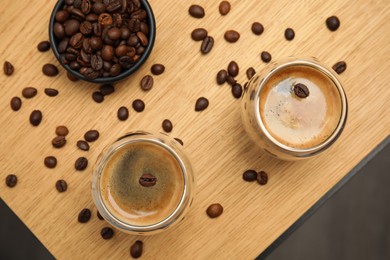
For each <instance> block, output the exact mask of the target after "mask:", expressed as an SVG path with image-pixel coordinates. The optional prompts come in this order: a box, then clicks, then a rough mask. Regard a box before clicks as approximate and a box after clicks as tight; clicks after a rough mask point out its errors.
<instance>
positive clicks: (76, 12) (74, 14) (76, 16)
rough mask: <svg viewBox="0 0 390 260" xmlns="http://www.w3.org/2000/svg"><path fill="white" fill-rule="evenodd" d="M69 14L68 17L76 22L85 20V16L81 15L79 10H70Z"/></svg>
mask: <svg viewBox="0 0 390 260" xmlns="http://www.w3.org/2000/svg"><path fill="white" fill-rule="evenodd" d="M69 12H70V16H71V17H72V18H74V19H76V20H78V21H83V20H84V19H85V14H83V12H81V10H80V9H77V8H72V9H70V10H69Z"/></svg>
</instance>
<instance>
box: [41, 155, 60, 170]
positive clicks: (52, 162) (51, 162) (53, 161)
mask: <svg viewBox="0 0 390 260" xmlns="http://www.w3.org/2000/svg"><path fill="white" fill-rule="evenodd" d="M44 164H45V166H46V167H47V168H49V169H53V168H55V167H56V166H57V158H55V157H54V156H47V157H45V160H44Z"/></svg>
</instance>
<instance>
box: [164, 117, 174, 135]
mask: <svg viewBox="0 0 390 260" xmlns="http://www.w3.org/2000/svg"><path fill="white" fill-rule="evenodd" d="M162 128H163V130H164V131H165V132H167V133H170V132H172V129H173V124H172V122H171V121H170V120H169V119H165V120H164V121H163V122H162Z"/></svg>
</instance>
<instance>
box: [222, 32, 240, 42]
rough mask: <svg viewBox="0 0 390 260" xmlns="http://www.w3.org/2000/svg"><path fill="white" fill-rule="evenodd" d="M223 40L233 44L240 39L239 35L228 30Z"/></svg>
mask: <svg viewBox="0 0 390 260" xmlns="http://www.w3.org/2000/svg"><path fill="white" fill-rule="evenodd" d="M224 37H225V40H226V41H228V42H230V43H234V42H237V41H238V40H239V39H240V34H239V33H238V32H237V31H234V30H228V31H226V32H225V36H224Z"/></svg>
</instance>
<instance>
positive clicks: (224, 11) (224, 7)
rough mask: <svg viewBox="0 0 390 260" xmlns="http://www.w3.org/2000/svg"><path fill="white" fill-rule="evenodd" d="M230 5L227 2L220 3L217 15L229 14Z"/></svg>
mask: <svg viewBox="0 0 390 260" xmlns="http://www.w3.org/2000/svg"><path fill="white" fill-rule="evenodd" d="M230 8H231V6H230V3H229V2H228V1H222V2H221V3H220V4H219V13H220V14H221V15H227V14H228V13H229V12H230Z"/></svg>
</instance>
